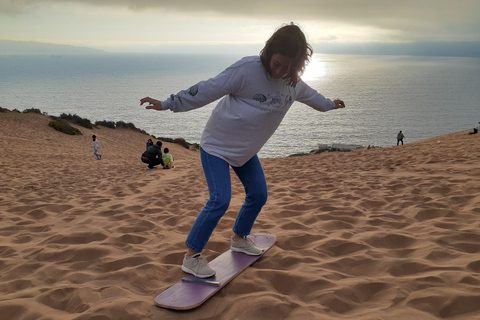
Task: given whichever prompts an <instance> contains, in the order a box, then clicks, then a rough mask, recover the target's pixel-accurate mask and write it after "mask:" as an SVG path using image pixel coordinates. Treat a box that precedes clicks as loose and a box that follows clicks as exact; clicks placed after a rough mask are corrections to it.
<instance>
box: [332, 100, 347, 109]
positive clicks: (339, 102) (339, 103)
mask: <svg viewBox="0 0 480 320" xmlns="http://www.w3.org/2000/svg"><path fill="white" fill-rule="evenodd" d="M333 102H334V103H335V109H340V108H345V102H343V101H342V100H338V99H337V100H334V101H333Z"/></svg>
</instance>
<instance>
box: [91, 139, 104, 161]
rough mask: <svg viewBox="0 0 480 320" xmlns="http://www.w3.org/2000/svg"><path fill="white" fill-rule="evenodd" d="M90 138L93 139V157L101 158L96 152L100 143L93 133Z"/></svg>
mask: <svg viewBox="0 0 480 320" xmlns="http://www.w3.org/2000/svg"><path fill="white" fill-rule="evenodd" d="M92 139H93V143H92V148H93V154H94V155H95V157H97V160H100V159H102V155H101V154H99V153H98V149H100V143H98V140H97V136H96V135H93V136H92Z"/></svg>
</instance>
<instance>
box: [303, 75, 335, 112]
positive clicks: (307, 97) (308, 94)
mask: <svg viewBox="0 0 480 320" xmlns="http://www.w3.org/2000/svg"><path fill="white" fill-rule="evenodd" d="M295 90H296V93H297V98H296V100H297V101H299V102H302V103H304V104H306V105H308V106H309V107H312V108H313V109H315V110H318V111H328V110H332V109H335V103H334V102H333V101H332V100H330V99H327V98H325V97H324V96H323V95H321V94H320V93H318V92H317V91H316V90H315V89H313V88H311V87H310V86H309V85H308V84H306V83H305V82H303V80H300V81H299V82H298V83H297V86H296V88H295Z"/></svg>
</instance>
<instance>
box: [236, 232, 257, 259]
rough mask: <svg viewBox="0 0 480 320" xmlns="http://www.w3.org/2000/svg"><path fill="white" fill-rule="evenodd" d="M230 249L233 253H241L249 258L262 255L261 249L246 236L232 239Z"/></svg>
mask: <svg viewBox="0 0 480 320" xmlns="http://www.w3.org/2000/svg"><path fill="white" fill-rule="evenodd" d="M230 249H232V251H235V252H243V253H245V254H248V255H250V256H259V255H261V254H262V253H263V249H260V248H259V247H257V246H256V245H255V243H254V242H253V241H252V239H250V238H248V237H246V236H245V237H243V238H241V239H235V237H232V240H231V245H230Z"/></svg>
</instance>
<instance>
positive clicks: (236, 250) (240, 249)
mask: <svg viewBox="0 0 480 320" xmlns="http://www.w3.org/2000/svg"><path fill="white" fill-rule="evenodd" d="M230 249H231V250H232V251H235V252H241V253H245V254H248V255H249V256H261V255H262V254H263V250H262V252H260V253H253V252H249V251H247V250H245V249H242V248H235V247H230Z"/></svg>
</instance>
